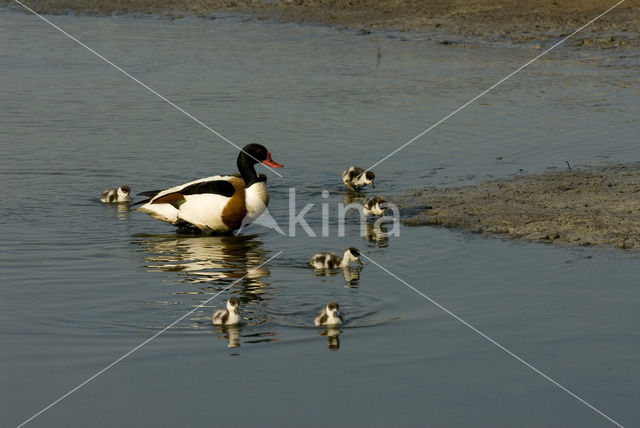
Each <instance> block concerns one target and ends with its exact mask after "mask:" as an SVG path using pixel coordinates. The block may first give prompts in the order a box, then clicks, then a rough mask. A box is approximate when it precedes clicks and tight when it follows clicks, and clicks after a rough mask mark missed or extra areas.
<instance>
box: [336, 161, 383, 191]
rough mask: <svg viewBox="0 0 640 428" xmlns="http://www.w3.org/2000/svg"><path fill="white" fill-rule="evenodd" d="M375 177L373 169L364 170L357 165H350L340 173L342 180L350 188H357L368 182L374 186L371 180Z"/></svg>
mask: <svg viewBox="0 0 640 428" xmlns="http://www.w3.org/2000/svg"><path fill="white" fill-rule="evenodd" d="M375 178H376V175H375V174H374V173H373V171H365V170H364V169H362V168H360V167H359V166H350V167H349V168H348V169H347V170H345V171H344V172H343V173H342V182H343V183H344V185H345V186H347V188H348V189H350V190H358V189H359V188H360V187H364V186H366V185H367V184H370V185H371V187H373V188H375V187H376V186H375V185H374V184H373V180H374V179H375Z"/></svg>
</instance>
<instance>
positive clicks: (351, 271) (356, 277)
mask: <svg viewBox="0 0 640 428" xmlns="http://www.w3.org/2000/svg"><path fill="white" fill-rule="evenodd" d="M361 270H362V266H356V267H352V266H347V267H345V268H343V269H342V275H343V276H344V282H346V283H347V285H352V286H357V285H358V284H360V271H361Z"/></svg>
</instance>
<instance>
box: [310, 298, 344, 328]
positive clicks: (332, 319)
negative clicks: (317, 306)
mask: <svg viewBox="0 0 640 428" xmlns="http://www.w3.org/2000/svg"><path fill="white" fill-rule="evenodd" d="M338 307H339V306H338V303H337V302H329V304H327V306H326V307H324V308H323V309H322V310H321V311H320V313H318V315H316V318H315V319H314V320H313V324H314V325H315V326H321V325H340V324H342V323H344V320H343V319H342V315H341V314H340V312H338Z"/></svg>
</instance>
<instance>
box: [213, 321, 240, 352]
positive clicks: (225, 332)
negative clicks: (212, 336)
mask: <svg viewBox="0 0 640 428" xmlns="http://www.w3.org/2000/svg"><path fill="white" fill-rule="evenodd" d="M241 328H242V327H241V325H239V324H236V325H220V326H216V327H215V330H216V332H217V333H219V335H218V338H219V339H223V340H228V342H229V343H227V348H239V347H240V329H241Z"/></svg>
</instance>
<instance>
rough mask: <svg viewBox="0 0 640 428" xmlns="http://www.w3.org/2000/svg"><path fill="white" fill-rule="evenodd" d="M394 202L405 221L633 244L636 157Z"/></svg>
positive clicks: (539, 238) (638, 218)
mask: <svg viewBox="0 0 640 428" xmlns="http://www.w3.org/2000/svg"><path fill="white" fill-rule="evenodd" d="M395 202H396V203H398V205H399V207H400V208H401V211H404V212H409V213H412V214H411V216H410V217H406V216H405V218H404V219H403V223H404V224H405V225H407V226H420V225H435V226H445V227H451V228H459V229H464V230H468V231H471V232H477V233H483V234H488V235H494V234H496V235H500V236H508V237H511V238H515V239H524V240H528V241H536V242H553V243H559V244H565V245H582V246H591V245H604V246H613V247H618V248H621V249H630V248H633V249H635V250H638V249H640V162H638V163H633V164H617V165H609V166H598V167H594V166H589V167H580V168H576V167H574V168H573V170H571V171H570V170H568V169H567V170H566V171H562V172H553V173H545V174H540V175H526V176H516V177H511V178H505V179H501V180H496V181H490V182H486V183H483V184H479V185H475V186H465V187H457V188H446V189H438V188H427V189H425V190H420V191H414V192H413V193H411V194H409V195H404V196H402V197H401V198H399V199H398V200H396V201H395ZM429 207H430V208H429Z"/></svg>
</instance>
